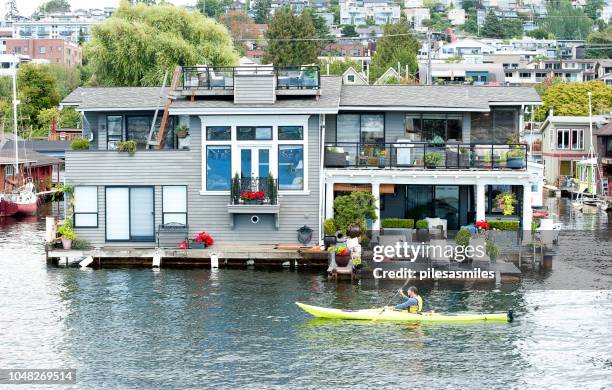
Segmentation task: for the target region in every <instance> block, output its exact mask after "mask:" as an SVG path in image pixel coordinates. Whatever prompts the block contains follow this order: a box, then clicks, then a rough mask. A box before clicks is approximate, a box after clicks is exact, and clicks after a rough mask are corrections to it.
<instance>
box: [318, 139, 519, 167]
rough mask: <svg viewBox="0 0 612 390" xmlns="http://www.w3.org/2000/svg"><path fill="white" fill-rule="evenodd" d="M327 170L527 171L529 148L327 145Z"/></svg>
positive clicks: (413, 144)
mask: <svg viewBox="0 0 612 390" xmlns="http://www.w3.org/2000/svg"><path fill="white" fill-rule="evenodd" d="M324 163H325V167H326V168H425V169H483V170H500V169H523V170H524V169H526V168H527V145H525V144H478V143H472V144H467V143H448V144H441V145H440V144H431V143H427V142H392V143H370V144H365V143H358V142H337V143H327V144H325V156H324Z"/></svg>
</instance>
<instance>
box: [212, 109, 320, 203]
mask: <svg viewBox="0 0 612 390" xmlns="http://www.w3.org/2000/svg"><path fill="white" fill-rule="evenodd" d="M309 118H310V115H257V116H254V115H215V116H200V121H201V128H202V134H203V135H204V136H203V137H201V138H202V151H203V152H202V186H201V190H200V195H229V194H230V191H228V190H223V191H215V190H207V189H206V174H207V172H206V167H207V162H206V150H207V149H206V147H207V146H227V145H230V147H231V154H232V156H231V159H232V170H231V177H232V178H233V177H234V176H235V175H236V174H240V149H241V148H245V147H253V148H258V147H261V148H269V149H270V174H271V175H272V176H273V177H274V178H275V179H278V146H279V144H282V145H302V147H303V148H304V149H303V150H304V186H303V189H301V190H279V191H278V194H279V195H302V196H303V195H308V194H310V190H309V188H308V184H309V183H308V178H309V175H308V168H309V156H308V150H309V145H308V139H309V138H308V119H309ZM207 126H230V127H231V129H232V130H231V140H230V141H208V140H206V127H207ZM241 126H255V127H259V126H262V127H263V126H271V127H272V139H271V140H261V141H253V140H248V141H238V140H237V131H236V128H237V127H241ZM279 126H281V127H282V126H302V128H303V139H301V140H280V141H279V139H278V127H279Z"/></svg>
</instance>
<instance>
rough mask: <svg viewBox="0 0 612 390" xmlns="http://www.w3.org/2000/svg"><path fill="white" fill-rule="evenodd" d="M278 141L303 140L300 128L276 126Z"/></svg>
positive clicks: (302, 132) (302, 131) (302, 130)
mask: <svg viewBox="0 0 612 390" xmlns="http://www.w3.org/2000/svg"><path fill="white" fill-rule="evenodd" d="M278 139H279V140H280V141H298V140H302V139H304V128H303V127H302V126H278Z"/></svg>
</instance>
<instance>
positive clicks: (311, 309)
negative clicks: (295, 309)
mask: <svg viewBox="0 0 612 390" xmlns="http://www.w3.org/2000/svg"><path fill="white" fill-rule="evenodd" d="M295 304H296V305H298V306H299V307H300V308H301V309H302V310H304V311H305V312H307V313H309V314H312V315H313V316H315V317H319V318H333V319H342V320H370V321H400V322H481V321H491V322H510V321H512V319H513V317H512V311H509V312H507V313H489V314H455V315H445V314H439V313H421V314H412V313H408V312H406V311H401V310H394V309H393V308H389V307H388V308H377V309H363V310H341V309H331V308H327V307H319V306H311V305H306V304H304V303H300V302H296V303H295Z"/></svg>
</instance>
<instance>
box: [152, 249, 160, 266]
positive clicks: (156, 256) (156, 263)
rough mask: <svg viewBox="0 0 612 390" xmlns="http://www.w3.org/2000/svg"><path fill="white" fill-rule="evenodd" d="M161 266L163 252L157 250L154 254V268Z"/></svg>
mask: <svg viewBox="0 0 612 390" xmlns="http://www.w3.org/2000/svg"><path fill="white" fill-rule="evenodd" d="M160 266H161V253H159V251H155V254H154V255H153V268H159V267H160Z"/></svg>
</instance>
